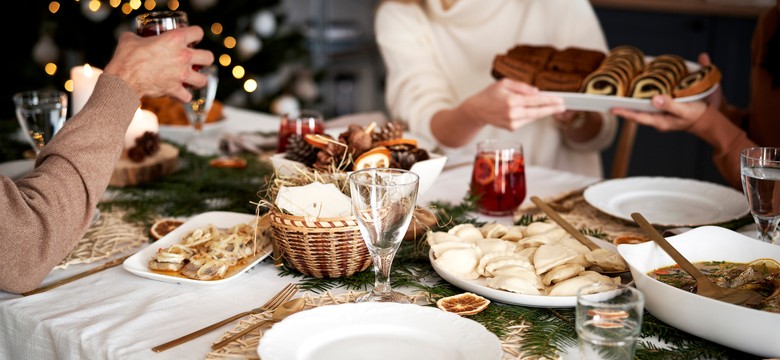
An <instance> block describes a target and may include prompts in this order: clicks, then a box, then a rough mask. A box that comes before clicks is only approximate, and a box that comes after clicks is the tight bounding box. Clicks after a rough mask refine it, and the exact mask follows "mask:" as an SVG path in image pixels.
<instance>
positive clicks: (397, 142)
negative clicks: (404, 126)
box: [376, 138, 417, 148]
mask: <svg viewBox="0 0 780 360" xmlns="http://www.w3.org/2000/svg"><path fill="white" fill-rule="evenodd" d="M376 145H377V146H387V147H390V146H396V145H406V146H409V147H413V148H416V147H417V140H415V139H408V138H399V139H390V140H384V141H380V142H378V143H377V144H376Z"/></svg>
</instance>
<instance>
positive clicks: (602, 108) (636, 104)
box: [542, 56, 720, 112]
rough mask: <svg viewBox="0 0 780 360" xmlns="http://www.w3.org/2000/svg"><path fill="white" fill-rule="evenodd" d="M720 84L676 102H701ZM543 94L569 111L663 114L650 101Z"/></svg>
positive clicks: (690, 65) (647, 59)
mask: <svg viewBox="0 0 780 360" xmlns="http://www.w3.org/2000/svg"><path fill="white" fill-rule="evenodd" d="M653 58H655V57H654V56H645V63H649V62H650V61H652V60H653ZM685 64H686V65H687V66H688V71H691V72H692V71H696V70H699V68H700V67H701V65H699V64H697V63H695V62H693V61H688V60H686V61H685ZM718 87H720V84H715V85H714V86H712V87H710V88H709V89H707V90H705V91H703V92H701V93H699V94H696V95H691V96H686V97H681V98H675V99H674V101H676V102H680V103H685V102H691V101H696V100H701V99H703V98H705V97H707V96H709V95H710V94H712V93H713V92H715V90H717V89H718ZM542 94H547V95H555V96H559V97H561V98H562V99H563V103H564V105H566V109H568V110H581V111H598V112H608V111H609V109H612V108H617V107H619V108H624V109H629V110H636V111H645V112H661V110H659V109H658V108H656V107H655V106H653V105H652V104H651V103H650V99H635V98H631V97H625V96H613V95H594V94H582V93H575V92H562V91H542Z"/></svg>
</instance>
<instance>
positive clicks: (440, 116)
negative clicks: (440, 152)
mask: <svg viewBox="0 0 780 360" xmlns="http://www.w3.org/2000/svg"><path fill="white" fill-rule="evenodd" d="M484 126H485V122H483V121H482V120H481V119H480V118H479V114H478V113H476V112H475V111H472V110H471V107H470V105H469V103H468V100H467V101H466V102H464V103H463V104H461V106H458V107H456V108H454V109H446V110H441V111H439V112H437V113H436V114H434V115H433V118H431V132H432V133H433V136H434V137H435V138H436V140H437V141H438V142H439V143H441V144H442V145H444V146H447V147H453V148H455V147H460V146H463V145H465V144H468V142H469V141H471V139H472V138H474V136H475V135H476V134H477V132H479V130H480V129H482V127H484Z"/></svg>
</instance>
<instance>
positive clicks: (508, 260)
mask: <svg viewBox="0 0 780 360" xmlns="http://www.w3.org/2000/svg"><path fill="white" fill-rule="evenodd" d="M504 266H518V267H521V268H525V269H528V270H529V271H533V270H534V266H533V265H531V263H529V262H528V261H526V260H525V259H523V258H520V257H517V256H514V255H508V256H500V257H497V258H494V259H493V260H491V261H490V262H488V263H487V264H486V265H485V270H484V274H483V275H484V276H486V277H487V276H494V273H493V271H495V270H496V269H498V268H501V267H504Z"/></svg>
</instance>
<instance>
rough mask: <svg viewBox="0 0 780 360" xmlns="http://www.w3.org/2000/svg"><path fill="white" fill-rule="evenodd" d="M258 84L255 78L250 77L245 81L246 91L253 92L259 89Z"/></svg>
mask: <svg viewBox="0 0 780 360" xmlns="http://www.w3.org/2000/svg"><path fill="white" fill-rule="evenodd" d="M257 88H258V84H257V81H255V79H248V80H247V81H244V91H246V92H248V93H251V92H255V90H257Z"/></svg>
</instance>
